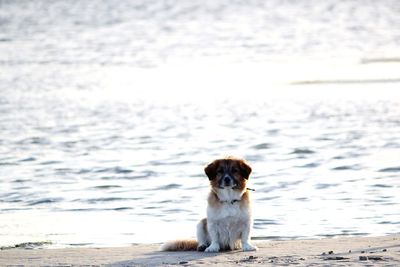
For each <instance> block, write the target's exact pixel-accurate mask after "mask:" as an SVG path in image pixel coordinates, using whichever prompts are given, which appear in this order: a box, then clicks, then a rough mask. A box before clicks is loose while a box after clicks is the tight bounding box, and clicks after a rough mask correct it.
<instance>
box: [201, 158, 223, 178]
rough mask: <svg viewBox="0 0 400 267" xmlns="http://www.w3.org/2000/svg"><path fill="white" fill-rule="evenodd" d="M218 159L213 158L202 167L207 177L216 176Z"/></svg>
mask: <svg viewBox="0 0 400 267" xmlns="http://www.w3.org/2000/svg"><path fill="white" fill-rule="evenodd" d="M218 164H219V161H218V160H214V161H213V162H211V163H210V164H208V165H207V166H206V167H205V168H204V172H205V173H206V175H207V176H208V179H210V180H213V179H214V178H215V177H216V176H217V168H218Z"/></svg>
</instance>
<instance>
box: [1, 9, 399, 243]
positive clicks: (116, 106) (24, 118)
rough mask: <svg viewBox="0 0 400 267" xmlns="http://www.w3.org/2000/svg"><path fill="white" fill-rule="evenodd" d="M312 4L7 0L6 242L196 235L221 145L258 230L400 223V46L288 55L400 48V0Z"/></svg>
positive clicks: (275, 232) (293, 233) (265, 233)
mask: <svg viewBox="0 0 400 267" xmlns="http://www.w3.org/2000/svg"><path fill="white" fill-rule="evenodd" d="M310 5H311V4H310ZM310 5H309V4H306V2H305V1H304V2H299V3H297V2H295V1H283V2H282V3H281V2H280V1H264V2H263V1H250V2H249V3H241V2H235V1H233V2H232V3H231V2H228V1H205V2H200V1H198V2H197V1H174V2H169V1H104V2H100V3H99V4H96V5H95V4H94V3H91V2H89V1H51V3H50V2H48V1H0V7H1V8H0V52H1V53H0V90H1V94H0V211H1V213H0V229H1V231H0V245H11V244H17V243H21V242H28V241H47V240H49V241H51V242H53V244H54V245H59V246H74V245H77V246H82V245H88V246H111V245H121V244H129V243H140V242H162V241H163V240H166V239H170V238H178V237H191V236H194V235H195V224H196V222H197V221H198V220H199V219H201V218H202V217H204V216H205V207H206V195H207V192H208V180H207V178H206V176H205V175H204V173H203V168H204V166H205V165H206V164H207V163H208V162H209V161H211V160H213V159H214V158H216V157H221V156H225V155H237V156H242V157H244V158H246V159H247V160H248V162H249V163H250V165H251V166H252V167H253V174H252V176H251V178H250V182H251V185H250V187H251V188H254V189H255V190H256V191H255V192H254V193H253V198H254V201H255V204H254V220H255V221H254V232H253V236H254V238H255V239H270V238H301V237H305V238H318V237H326V236H328V237H331V236H341V235H382V234H387V233H398V232H399V229H400V228H399V227H400V206H399V201H400V197H399V191H400V182H399V175H400V161H399V159H400V98H399V93H397V89H398V82H397V80H396V79H397V78H399V77H397V76H396V75H397V71H393V68H392V67H391V66H396V67H395V69H396V70H398V63H395V62H394V63H393V62H392V63H387V64H393V65H390V67H387V65H385V64H384V65H385V66H384V67H381V66H378V67H377V68H375V67H370V66H361V65H360V66H358V67H359V68H360V69H361V72H360V73H362V74H363V75H364V76H362V77H361V76H359V75H358V74H359V73H358V72H356V74H357V75H358V76H357V75H356V77H352V76H351V75H352V73H350V74H349V73H348V72H347V71H343V69H341V68H339V69H340V70H341V71H343V72H342V74H343V73H346V74H347V75H348V76H346V77H345V78H351V79H356V80H359V79H368V78H371V76H370V74H371V73H372V74H373V75H378V76H379V77H378V80H374V82H373V83H369V82H366V83H357V82H346V81H345V82H332V81H325V82H324V81H322V82H321V81H319V82H316V83H315V84H313V83H309V84H307V83H305V84H303V85H291V84H293V83H294V82H296V81H297V80H298V79H305V78H304V77H302V76H301V75H299V74H298V73H299V72H301V71H302V66H301V65H300V67H299V66H297V67H293V60H292V59H294V58H296V59H297V58H302V59H303V60H304V59H305V58H307V59H308V57H317V58H318V57H321V56H322V57H324V58H325V57H326V58H330V59H331V60H332V61H329V62H328V61H325V60H322V61H321V63H320V65H318V66H319V67H316V69H318V70H319V69H321V68H322V69H325V70H326V69H330V66H331V65H330V64H332V65H334V64H336V63H332V62H336V61H334V60H333V59H332V58H331V56H335V55H338V56H340V57H347V56H349V55H351V58H352V59H353V58H357V60H360V61H361V60H362V59H365V58H380V57H382V56H385V57H386V59H387V54H389V56H390V55H393V53H395V52H398V46H399V45H400V43H399V42H400V32H399V30H398V29H395V28H393V25H399V23H400V21H399V18H400V8H399V4H398V2H396V1H381V2H379V3H378V2H376V1H370V5H358V4H357V1H346V2H343V3H342V2H337V1H324V3H322V1H321V3H318V4H317V3H315V2H314V3H313V5H312V6H310ZM310 10H311V11H310ZM366 17H368V18H369V19H365V18H366ZM396 23H397V24H396ZM377 25H378V26H377ZM334 40H337V41H334ZM338 44H340V46H339V45H338ZM277 58H278V60H277ZM282 58H284V60H283V59H282ZM271 61H273V63H271ZM350 61H351V60H350ZM389 61H396V59H395V58H394V59H393V58H392V60H389ZM327 62H328V63H327ZM217 63H218V64H217ZM286 63H287V64H286ZM287 66H291V67H290V68H294V69H295V71H292V72H290V73H289V71H288V68H289V67H287ZM347 67H348V66H347ZM371 68H373V69H371ZM296 70H297V71H296ZM345 70H347V69H345ZM371 70H372V71H371ZM382 70H383V71H382ZM328 73H331V72H330V71H328ZM339 73H340V71H339ZM325 74H326V73H325ZM389 74H390V75H391V74H393V75H395V76H390V75H389ZM385 75H389V76H385ZM277 77H279V79H277ZM325 77H326V76H325ZM374 77H375V76H374ZM374 77H372V78H374ZM307 78H309V77H307ZM312 78H313V79H316V80H318V79H321V77H320V76H312ZM383 78H385V79H386V78H387V79H389V78H390V79H389V80H384V79H383ZM277 80H279V82H280V83H277ZM282 81H283V82H282ZM352 81H354V80H352Z"/></svg>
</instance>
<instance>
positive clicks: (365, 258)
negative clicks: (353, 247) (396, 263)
mask: <svg viewBox="0 0 400 267" xmlns="http://www.w3.org/2000/svg"><path fill="white" fill-rule="evenodd" d="M359 259H360V261H366V260H373V261H382V260H383V258H382V256H360V257H359Z"/></svg>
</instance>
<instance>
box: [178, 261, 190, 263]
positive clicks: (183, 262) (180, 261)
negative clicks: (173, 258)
mask: <svg viewBox="0 0 400 267" xmlns="http://www.w3.org/2000/svg"><path fill="white" fill-rule="evenodd" d="M188 263H189V262H188V261H180V262H179V264H188Z"/></svg>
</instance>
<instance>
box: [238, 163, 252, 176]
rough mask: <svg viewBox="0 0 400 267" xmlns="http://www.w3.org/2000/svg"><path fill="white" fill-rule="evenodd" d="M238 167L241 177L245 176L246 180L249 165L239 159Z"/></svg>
mask: <svg viewBox="0 0 400 267" xmlns="http://www.w3.org/2000/svg"><path fill="white" fill-rule="evenodd" d="M239 168H240V173H241V174H242V176H243V178H245V179H246V180H247V179H249V176H250V173H251V167H250V166H249V164H247V162H246V161H244V160H240V161H239Z"/></svg>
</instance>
